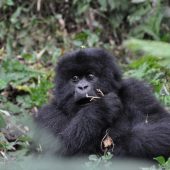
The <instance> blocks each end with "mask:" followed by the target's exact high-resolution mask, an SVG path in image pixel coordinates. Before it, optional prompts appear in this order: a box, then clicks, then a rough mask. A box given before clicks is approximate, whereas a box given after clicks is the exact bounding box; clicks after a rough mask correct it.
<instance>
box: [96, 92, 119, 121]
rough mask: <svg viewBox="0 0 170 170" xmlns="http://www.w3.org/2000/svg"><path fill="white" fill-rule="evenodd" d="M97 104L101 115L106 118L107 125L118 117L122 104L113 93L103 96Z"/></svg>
mask: <svg viewBox="0 0 170 170" xmlns="http://www.w3.org/2000/svg"><path fill="white" fill-rule="evenodd" d="M98 102H99V104H98V105H99V106H100V107H101V109H102V110H103V113H101V114H104V116H106V118H107V121H108V122H109V123H112V122H113V121H114V120H115V119H116V118H117V117H118V116H119V115H120V113H121V109H122V103H121V101H120V99H119V97H118V96H117V94H115V93H114V92H111V93H108V94H106V95H104V96H103V97H102V98H101V99H100V100H98Z"/></svg>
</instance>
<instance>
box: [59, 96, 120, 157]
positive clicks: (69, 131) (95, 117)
mask: <svg viewBox="0 0 170 170" xmlns="http://www.w3.org/2000/svg"><path fill="white" fill-rule="evenodd" d="M120 111H121V102H120V100H119V98H118V96H117V95H116V94H114V93H109V94H107V95H105V96H103V97H101V98H100V99H97V100H95V101H92V102H90V103H89V104H88V105H86V106H84V107H82V108H81V109H80V110H79V112H78V113H77V115H76V116H75V117H74V118H73V119H72V120H71V122H70V123H69V125H68V126H67V127H66V129H65V130H64V131H62V132H61V133H60V135H61V138H62V141H63V144H64V145H63V146H64V148H65V149H63V151H64V152H65V153H64V154H74V153H76V152H78V151H79V150H82V149H83V148H84V147H85V145H88V144H89V142H90V141H91V140H93V141H96V143H100V141H97V140H96V139H100V136H101V133H102V129H105V128H107V127H108V126H109V124H111V123H112V122H113V121H114V120H115V119H116V118H117V117H118V115H120V114H119V113H120ZM95 145H96V144H95Z"/></svg>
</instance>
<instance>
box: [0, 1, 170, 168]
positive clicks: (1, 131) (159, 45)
mask: <svg viewBox="0 0 170 170" xmlns="http://www.w3.org/2000/svg"><path fill="white" fill-rule="evenodd" d="M0 11H1V13H0V162H2V163H3V162H4V161H5V162H6V161H7V162H10V161H11V160H24V159H27V157H28V156H27V155H28V153H29V156H30V155H32V153H31V152H30V149H29V146H30V141H31V138H32V134H33V132H32V129H31V127H30V125H31V122H32V121H31V119H30V118H31V116H32V115H33V114H36V113H37V109H38V107H40V106H42V104H44V103H46V102H47V101H48V99H49V98H51V97H52V96H51V90H52V88H53V84H52V81H53V77H54V71H53V70H54V67H55V63H56V61H57V58H58V57H59V56H60V55H62V54H63V53H64V52H67V51H69V50H72V49H78V48H81V47H83V46H85V47H104V48H106V49H108V50H110V51H111V52H112V53H114V54H115V55H116V56H117V58H118V60H119V61H120V63H121V65H122V67H123V70H124V72H125V74H124V76H125V77H127V76H128V77H129V76H131V77H136V78H139V79H144V80H146V81H147V82H149V83H150V84H152V85H153V88H154V92H155V95H156V96H157V97H158V98H159V100H161V102H162V103H163V104H164V105H165V106H166V107H167V109H169V108H170V44H169V43H170V4H169V2H168V0H157V1H155V0H132V1H126V0H120V1H116V0H97V1H92V0H82V1H78V0H69V1H60V0H56V1H52V0H49V1H41V0H36V1H34V0H28V1H22V0H15V1H14V0H1V1H0ZM111 157H114V155H105V156H103V157H98V156H97V155H92V156H90V157H89V162H88V163H87V166H88V167H89V168H92V167H93V166H92V165H95V166H96V165H98V164H102V165H103V166H104V167H105V164H106V167H107V166H109V165H110V163H109V160H110V159H111ZM155 159H156V160H157V161H158V162H159V167H151V168H145V170H149V169H150V170H159V169H161V168H162V169H165V170H169V169H170V160H169V159H168V160H167V161H165V160H164V158H163V157H159V158H155ZM0 166H1V163H0ZM143 170H144V169H143Z"/></svg>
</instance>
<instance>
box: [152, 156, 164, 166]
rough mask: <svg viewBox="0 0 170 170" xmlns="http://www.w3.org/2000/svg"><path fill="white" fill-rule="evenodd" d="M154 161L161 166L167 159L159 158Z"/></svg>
mask: <svg viewBox="0 0 170 170" xmlns="http://www.w3.org/2000/svg"><path fill="white" fill-rule="evenodd" d="M154 160H156V161H157V162H158V163H159V164H160V165H163V164H165V163H166V161H165V158H164V157H163V156H158V157H156V158H154Z"/></svg>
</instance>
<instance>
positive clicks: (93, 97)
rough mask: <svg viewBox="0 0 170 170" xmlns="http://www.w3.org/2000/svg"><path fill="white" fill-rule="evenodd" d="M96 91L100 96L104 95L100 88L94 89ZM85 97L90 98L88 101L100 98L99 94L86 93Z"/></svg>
mask: <svg viewBox="0 0 170 170" xmlns="http://www.w3.org/2000/svg"><path fill="white" fill-rule="evenodd" d="M96 91H97V92H98V94H100V96H101V97H102V96H104V94H103V92H102V91H101V90H100V89H96ZM86 97H87V98H91V99H90V101H93V100H96V99H100V98H101V97H99V96H89V95H88V94H86Z"/></svg>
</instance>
